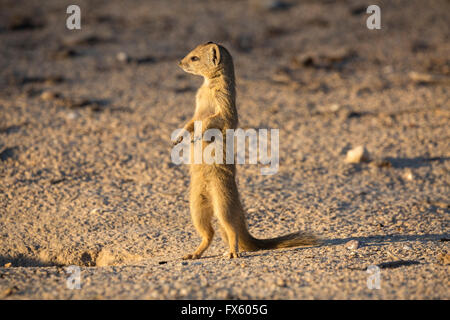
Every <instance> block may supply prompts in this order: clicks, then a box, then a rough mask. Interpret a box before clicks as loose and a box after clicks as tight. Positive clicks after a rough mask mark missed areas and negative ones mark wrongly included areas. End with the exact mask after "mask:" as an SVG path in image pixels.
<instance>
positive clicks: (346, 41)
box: [0, 0, 450, 299]
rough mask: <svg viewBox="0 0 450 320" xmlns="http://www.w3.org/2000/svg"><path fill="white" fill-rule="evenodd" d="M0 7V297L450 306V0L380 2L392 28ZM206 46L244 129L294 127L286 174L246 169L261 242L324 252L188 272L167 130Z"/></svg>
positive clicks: (295, 15)
mask: <svg viewBox="0 0 450 320" xmlns="http://www.w3.org/2000/svg"><path fill="white" fill-rule="evenodd" d="M0 3H1V7H2V9H1V10H0V43H1V46H0V52H1V53H0V266H1V267H0V298H4V299H449V297H450V294H449V290H448V283H449V276H448V271H449V265H448V252H449V246H448V240H449V238H450V235H449V224H448V222H449V205H450V199H449V194H450V193H449V183H450V176H449V169H450V161H449V159H450V158H449V157H450V148H449V142H450V139H449V138H450V137H449V130H448V124H449V118H450V105H449V97H450V92H449V81H448V79H449V77H450V62H449V61H450V60H449V57H450V41H449V36H450V34H449V31H448V30H449V29H448V21H449V18H450V17H449V12H450V4H449V2H448V1H444V0H442V1H430V2H429V3H427V5H426V6H424V5H423V2H422V1H410V0H405V1H378V3H379V4H380V6H381V10H382V21H381V22H382V29H381V30H368V29H367V28H366V18H367V16H368V15H367V14H365V7H364V6H365V5H366V4H365V3H364V2H363V1H292V2H289V3H291V4H292V5H291V6H286V5H280V3H277V2H276V1H272V2H271V1H266V2H264V1H262V2H258V1H244V0H242V1H214V2H211V3H206V2H203V1H201V2H200V1H199V2H191V1H178V0H177V1H170V2H169V1H163V0H161V1H151V2H148V1H133V2H131V3H128V4H127V5H125V4H123V3H122V1H95V2H93V1H77V3H78V4H79V5H80V7H81V12H82V21H81V24H82V29H81V30H68V29H66V27H65V22H66V21H65V20H66V17H67V14H66V13H65V11H66V7H65V6H64V3H62V2H61V1H56V0H51V1H46V2H45V4H42V2H40V1H27V2H26V3H27V4H26V5H25V2H17V1H13V0H10V1H5V0H2V1H1V2H0ZM210 40H212V41H217V42H220V43H222V44H224V45H225V46H226V47H227V48H228V49H229V51H230V52H231V54H232V55H233V57H234V62H235V69H236V77H237V86H238V87H237V90H238V100H237V102H238V111H239V116H240V126H241V127H242V128H278V129H279V130H280V167H279V171H278V173H277V174H274V175H269V176H264V175H261V173H260V168H261V166H259V165H248V164H247V165H239V166H238V185H239V189H240V192H241V198H242V202H243V205H244V207H245V209H246V211H247V217H248V224H249V228H250V230H251V232H252V234H253V235H255V236H257V237H261V238H263V237H273V236H277V235H281V234H285V233H288V232H292V231H296V230H305V231H309V232H312V233H314V234H317V235H319V236H320V237H322V238H323V239H324V240H325V241H324V244H323V245H322V246H320V247H315V248H292V249H284V250H277V251H261V252H253V253H244V255H243V257H242V258H240V259H233V260H229V259H225V258H224V257H222V253H223V252H224V251H225V249H226V248H225V246H224V245H223V243H222V242H221V240H220V237H219V236H217V237H216V238H215V240H214V243H213V244H212V246H211V247H210V249H209V250H208V251H207V252H206V254H205V256H204V258H202V259H199V260H195V261H183V260H181V257H182V256H183V255H184V254H186V253H188V252H190V251H192V250H194V249H195V247H196V246H197V245H198V243H199V241H200V239H199V237H198V235H197V233H196V232H195V230H194V228H193V226H192V223H191V221H190V215H189V204H188V197H187V192H188V185H189V174H188V167H187V166H186V165H180V166H177V165H174V164H173V163H172V162H171V158H170V152H171V148H172V146H171V141H170V134H171V133H172V131H173V130H175V129H177V128H180V127H181V126H182V125H183V124H184V122H185V121H186V120H187V119H189V117H190V116H191V115H192V114H193V110H194V96H195V90H196V88H197V87H198V86H199V85H200V84H201V81H202V80H201V79H200V78H197V77H194V76H192V75H188V74H185V73H184V72H183V71H182V70H181V69H180V68H178V66H177V61H178V60H179V59H180V58H182V57H183V56H184V55H185V54H186V53H187V52H189V51H190V50H191V49H192V48H193V47H195V46H196V45H197V44H199V43H202V42H206V41H210ZM358 146H364V148H365V149H366V151H367V152H368V155H370V158H369V159H364V160H365V161H362V162H357V163H347V161H346V155H347V153H348V151H349V150H352V149H353V148H356V147H358ZM446 254H447V255H446ZM70 265H76V266H79V267H80V285H81V288H80V289H70V288H69V287H68V286H67V279H68V277H69V276H70V274H68V273H67V271H66V268H67V267H68V266H70ZM369 266H378V267H379V280H380V281H379V284H380V286H379V289H369V288H368V285H367V281H368V279H370V277H371V274H370V273H368V271H367V268H368V267H369Z"/></svg>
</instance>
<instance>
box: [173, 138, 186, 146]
mask: <svg viewBox="0 0 450 320" xmlns="http://www.w3.org/2000/svg"><path fill="white" fill-rule="evenodd" d="M181 141H183V136H181V137H178V139H177V140H175V141H172V145H174V146H176V145H177V144H179V143H180V142H181Z"/></svg>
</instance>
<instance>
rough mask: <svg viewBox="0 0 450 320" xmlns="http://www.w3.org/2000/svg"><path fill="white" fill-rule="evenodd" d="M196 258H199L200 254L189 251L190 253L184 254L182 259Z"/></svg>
mask: <svg viewBox="0 0 450 320" xmlns="http://www.w3.org/2000/svg"><path fill="white" fill-rule="evenodd" d="M198 258H200V255H198V254H195V253H190V254H187V255H185V256H184V257H183V260H193V259H198Z"/></svg>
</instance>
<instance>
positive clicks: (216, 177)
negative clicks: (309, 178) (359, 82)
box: [176, 42, 319, 259]
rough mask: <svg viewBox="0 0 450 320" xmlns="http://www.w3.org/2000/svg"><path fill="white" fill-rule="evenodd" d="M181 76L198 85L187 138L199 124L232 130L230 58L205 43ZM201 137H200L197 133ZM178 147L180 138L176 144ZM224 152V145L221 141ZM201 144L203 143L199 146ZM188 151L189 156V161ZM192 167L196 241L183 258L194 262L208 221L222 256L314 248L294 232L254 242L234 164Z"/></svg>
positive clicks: (207, 237)
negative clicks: (200, 81)
mask: <svg viewBox="0 0 450 320" xmlns="http://www.w3.org/2000/svg"><path fill="white" fill-rule="evenodd" d="M179 66H180V67H181V68H182V69H183V70H184V71H186V72H188V73H192V74H195V75H199V76H202V77H203V78H204V82H203V85H202V86H201V87H200V88H199V89H198V91H197V95H196V108H195V113H194V116H193V118H192V119H191V120H190V121H188V123H187V124H186V125H185V126H184V129H185V130H187V131H189V132H190V133H191V136H193V132H194V122H195V121H201V123H202V131H203V132H204V131H206V130H208V129H219V130H221V131H222V133H223V132H225V130H226V129H236V127H237V124H238V114H237V109H236V91H235V77H234V66H233V59H232V57H231V55H230V53H229V52H228V50H227V49H225V48H224V47H223V46H221V45H218V44H216V43H213V42H208V43H205V44H201V45H199V46H197V47H196V48H195V49H194V50H192V51H191V52H190V53H189V54H188V55H186V56H185V57H184V58H183V59H182V60H181V61H180V62H179ZM203 132H202V133H203ZM178 142H180V139H178V140H177V142H176V143H178ZM223 144H224V146H223V147H224V148H225V144H226V140H225V139H224V142H223ZM205 145H207V144H206V142H203V146H205ZM192 153H193V152H191V157H192ZM223 163H224V164H217V163H213V164H206V163H202V164H193V162H192V161H191V165H190V173H191V183H190V196H189V198H190V200H189V201H190V203H189V204H190V211H191V216H192V221H193V224H194V226H195V228H196V229H197V231H198V233H199V234H200V235H201V237H202V242H201V243H200V245H199V246H198V248H197V249H196V250H195V251H194V252H193V253H191V254H188V255H186V256H184V257H183V258H184V259H198V258H200V257H201V255H202V254H203V252H204V251H205V250H206V249H207V248H208V247H209V245H210V243H211V241H212V239H213V235H214V230H213V227H212V223H211V222H212V218H213V217H214V216H215V217H216V218H217V219H218V221H219V226H220V230H221V233H222V238H223V240H224V241H225V243H226V244H228V246H229V252H228V253H227V254H226V255H227V256H228V257H230V258H237V257H239V251H255V250H263V249H276V248H286V247H295V246H305V245H307V246H309V245H316V244H318V243H319V242H318V239H317V238H316V237H314V236H312V235H309V234H306V233H301V232H296V233H291V234H288V235H284V236H281V237H277V238H272V239H256V238H254V237H253V236H252V235H251V234H250V233H249V231H248V228H247V224H246V220H245V213H244V210H243V207H242V204H241V201H240V199H239V192H238V188H237V184H236V180H235V176H236V168H235V165H234V164H226V163H225V162H223Z"/></svg>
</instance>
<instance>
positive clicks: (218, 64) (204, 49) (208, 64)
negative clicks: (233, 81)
mask: <svg viewBox="0 0 450 320" xmlns="http://www.w3.org/2000/svg"><path fill="white" fill-rule="evenodd" d="M178 65H179V66H180V67H181V68H182V69H183V70H184V71H186V72H188V73H192V74H195V75H199V76H203V77H205V78H213V77H215V76H217V75H220V74H221V73H228V72H233V61H232V58H231V55H230V53H229V52H228V51H227V49H225V48H224V47H222V46H221V45H218V44H216V43H214V42H207V43H204V44H201V45H199V46H197V47H196V48H195V49H194V50H192V51H191V52H189V53H188V54H187V55H186V56H185V57H184V58H183V59H182V60H181V61H180V62H179V63H178ZM233 73H234V72H233Z"/></svg>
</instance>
